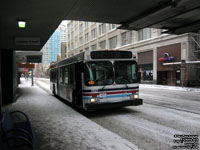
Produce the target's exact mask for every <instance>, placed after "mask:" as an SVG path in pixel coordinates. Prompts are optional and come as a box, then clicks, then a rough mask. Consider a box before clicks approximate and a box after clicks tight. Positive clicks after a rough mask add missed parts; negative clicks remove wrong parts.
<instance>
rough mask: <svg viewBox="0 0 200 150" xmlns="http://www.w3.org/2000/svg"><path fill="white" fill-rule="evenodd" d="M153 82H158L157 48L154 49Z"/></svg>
mask: <svg viewBox="0 0 200 150" xmlns="http://www.w3.org/2000/svg"><path fill="white" fill-rule="evenodd" d="M153 82H154V83H157V48H154V49H153Z"/></svg>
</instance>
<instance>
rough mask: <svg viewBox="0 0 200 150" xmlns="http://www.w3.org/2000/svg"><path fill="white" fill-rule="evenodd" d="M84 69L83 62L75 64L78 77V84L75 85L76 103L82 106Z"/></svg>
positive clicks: (76, 76) (76, 77)
mask: <svg viewBox="0 0 200 150" xmlns="http://www.w3.org/2000/svg"><path fill="white" fill-rule="evenodd" d="M82 71H83V63H81V62H80V63H77V64H76V65H75V79H76V85H75V93H74V94H75V95H74V96H75V103H76V105H78V106H80V107H82V106H83V101H82V78H81V72H82Z"/></svg>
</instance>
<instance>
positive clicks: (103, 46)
mask: <svg viewBox="0 0 200 150" xmlns="http://www.w3.org/2000/svg"><path fill="white" fill-rule="evenodd" d="M99 48H100V49H106V41H102V42H99Z"/></svg>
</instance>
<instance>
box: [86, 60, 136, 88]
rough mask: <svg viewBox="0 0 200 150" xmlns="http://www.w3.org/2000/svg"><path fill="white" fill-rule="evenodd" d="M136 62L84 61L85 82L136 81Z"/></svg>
mask: <svg viewBox="0 0 200 150" xmlns="http://www.w3.org/2000/svg"><path fill="white" fill-rule="evenodd" d="M136 66H137V64H136V62H135V61H115V62H114V66H113V64H112V63H111V62H110V61H92V62H86V67H85V84H86V85H89V86H94V85H95V86H101V85H112V84H113V82H114V81H115V83H116V84H130V83H137V70H136V69H137V67H136Z"/></svg>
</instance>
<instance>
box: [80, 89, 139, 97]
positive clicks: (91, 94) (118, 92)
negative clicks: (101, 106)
mask: <svg viewBox="0 0 200 150" xmlns="http://www.w3.org/2000/svg"><path fill="white" fill-rule="evenodd" d="M136 92H139V90H134V91H115V92H103V93H106V94H107V95H109V94H122V93H136ZM99 94H101V93H83V96H94V97H96V96H97V95H99Z"/></svg>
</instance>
